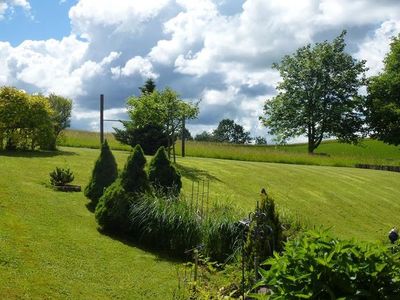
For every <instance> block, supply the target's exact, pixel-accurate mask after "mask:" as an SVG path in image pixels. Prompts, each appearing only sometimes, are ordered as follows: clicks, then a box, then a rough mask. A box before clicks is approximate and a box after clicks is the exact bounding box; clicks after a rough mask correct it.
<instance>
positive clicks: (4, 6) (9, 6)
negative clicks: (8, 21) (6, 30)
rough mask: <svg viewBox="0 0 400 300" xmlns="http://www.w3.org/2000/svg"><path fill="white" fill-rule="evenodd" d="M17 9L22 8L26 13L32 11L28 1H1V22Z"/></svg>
mask: <svg viewBox="0 0 400 300" xmlns="http://www.w3.org/2000/svg"><path fill="white" fill-rule="evenodd" d="M16 8H22V9H23V10H24V11H25V12H27V13H28V12H29V11H30V10H31V5H30V4H29V1H27V0H2V1H0V21H1V20H3V19H4V18H5V16H6V15H8V14H13V13H14V10H15V9H16Z"/></svg>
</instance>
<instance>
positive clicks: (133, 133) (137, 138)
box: [114, 122, 168, 155]
mask: <svg viewBox="0 0 400 300" xmlns="http://www.w3.org/2000/svg"><path fill="white" fill-rule="evenodd" d="M123 124H124V126H125V130H123V129H117V128H114V130H115V133H114V136H115V138H116V139H117V141H120V142H121V143H123V144H126V145H130V146H131V147H135V146H136V145H140V146H141V147H142V149H143V151H144V153H145V154H147V155H154V154H155V153H156V151H157V149H158V148H160V147H161V146H167V145H168V136H167V135H166V134H165V133H164V131H163V127H162V126H161V125H158V124H147V125H144V126H143V127H134V126H133V124H132V122H123Z"/></svg>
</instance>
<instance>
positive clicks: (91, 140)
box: [60, 130, 400, 167]
mask: <svg viewBox="0 0 400 300" xmlns="http://www.w3.org/2000/svg"><path fill="white" fill-rule="evenodd" d="M106 138H107V140H108V142H109V144H110V146H111V148H112V149H115V150H129V149H130V147H129V146H127V145H123V144H121V143H119V142H118V141H116V140H115V138H114V136H113V134H112V133H107V134H106ZM60 145H62V146H70V147H85V148H99V133H97V132H88V131H77V130H67V131H66V132H65V137H64V140H62V141H61V142H60ZM176 150H177V154H178V155H180V154H181V144H180V141H178V142H177V144H176ZM186 155H187V156H193V157H207V158H221V159H230V160H241V161H259V162H276V163H286V164H301V165H320V166H340V167H354V166H355V165H356V164H373V165H394V166H399V165H400V147H396V146H391V145H386V144H384V143H382V142H380V141H375V140H370V139H366V140H364V141H363V142H362V143H361V144H360V145H357V146H355V145H349V144H341V143H338V142H336V141H325V142H323V143H322V144H321V145H320V147H319V148H318V149H317V150H316V155H309V154H308V153H307V145H306V144H295V145H286V146H273V145H272V146H256V145H232V144H222V143H207V142H196V141H188V142H187V144H186Z"/></svg>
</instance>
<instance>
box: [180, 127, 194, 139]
mask: <svg viewBox="0 0 400 300" xmlns="http://www.w3.org/2000/svg"><path fill="white" fill-rule="evenodd" d="M183 135H184V137H185V140H187V141H193V137H192V135H191V134H190V131H189V130H188V129H187V128H183ZM179 136H180V137H182V129H181V132H180V133H179Z"/></svg>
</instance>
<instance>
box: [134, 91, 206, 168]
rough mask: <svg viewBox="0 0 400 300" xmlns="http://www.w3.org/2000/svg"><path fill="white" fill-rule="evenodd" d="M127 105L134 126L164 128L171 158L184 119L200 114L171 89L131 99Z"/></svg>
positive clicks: (192, 105) (195, 107)
mask: <svg viewBox="0 0 400 300" xmlns="http://www.w3.org/2000/svg"><path fill="white" fill-rule="evenodd" d="M127 104H128V112H129V115H130V118H131V119H132V122H133V124H134V126H137V127H141V126H145V125H148V124H157V125H160V126H162V127H163V132H164V133H165V134H166V135H167V136H168V145H167V147H168V156H169V157H170V154H171V149H172V150H173V151H174V154H175V147H174V146H175V141H176V137H177V134H179V130H180V128H182V120H183V118H185V119H194V118H196V117H197V115H198V112H199V109H198V106H197V105H194V104H190V103H186V102H185V101H183V100H182V99H180V97H179V95H178V94H177V93H176V92H175V91H173V90H172V89H170V88H166V89H165V90H163V91H157V90H155V91H154V92H153V93H145V94H142V95H141V96H140V97H131V98H129V99H128V103H127ZM174 160H175V155H174Z"/></svg>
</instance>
